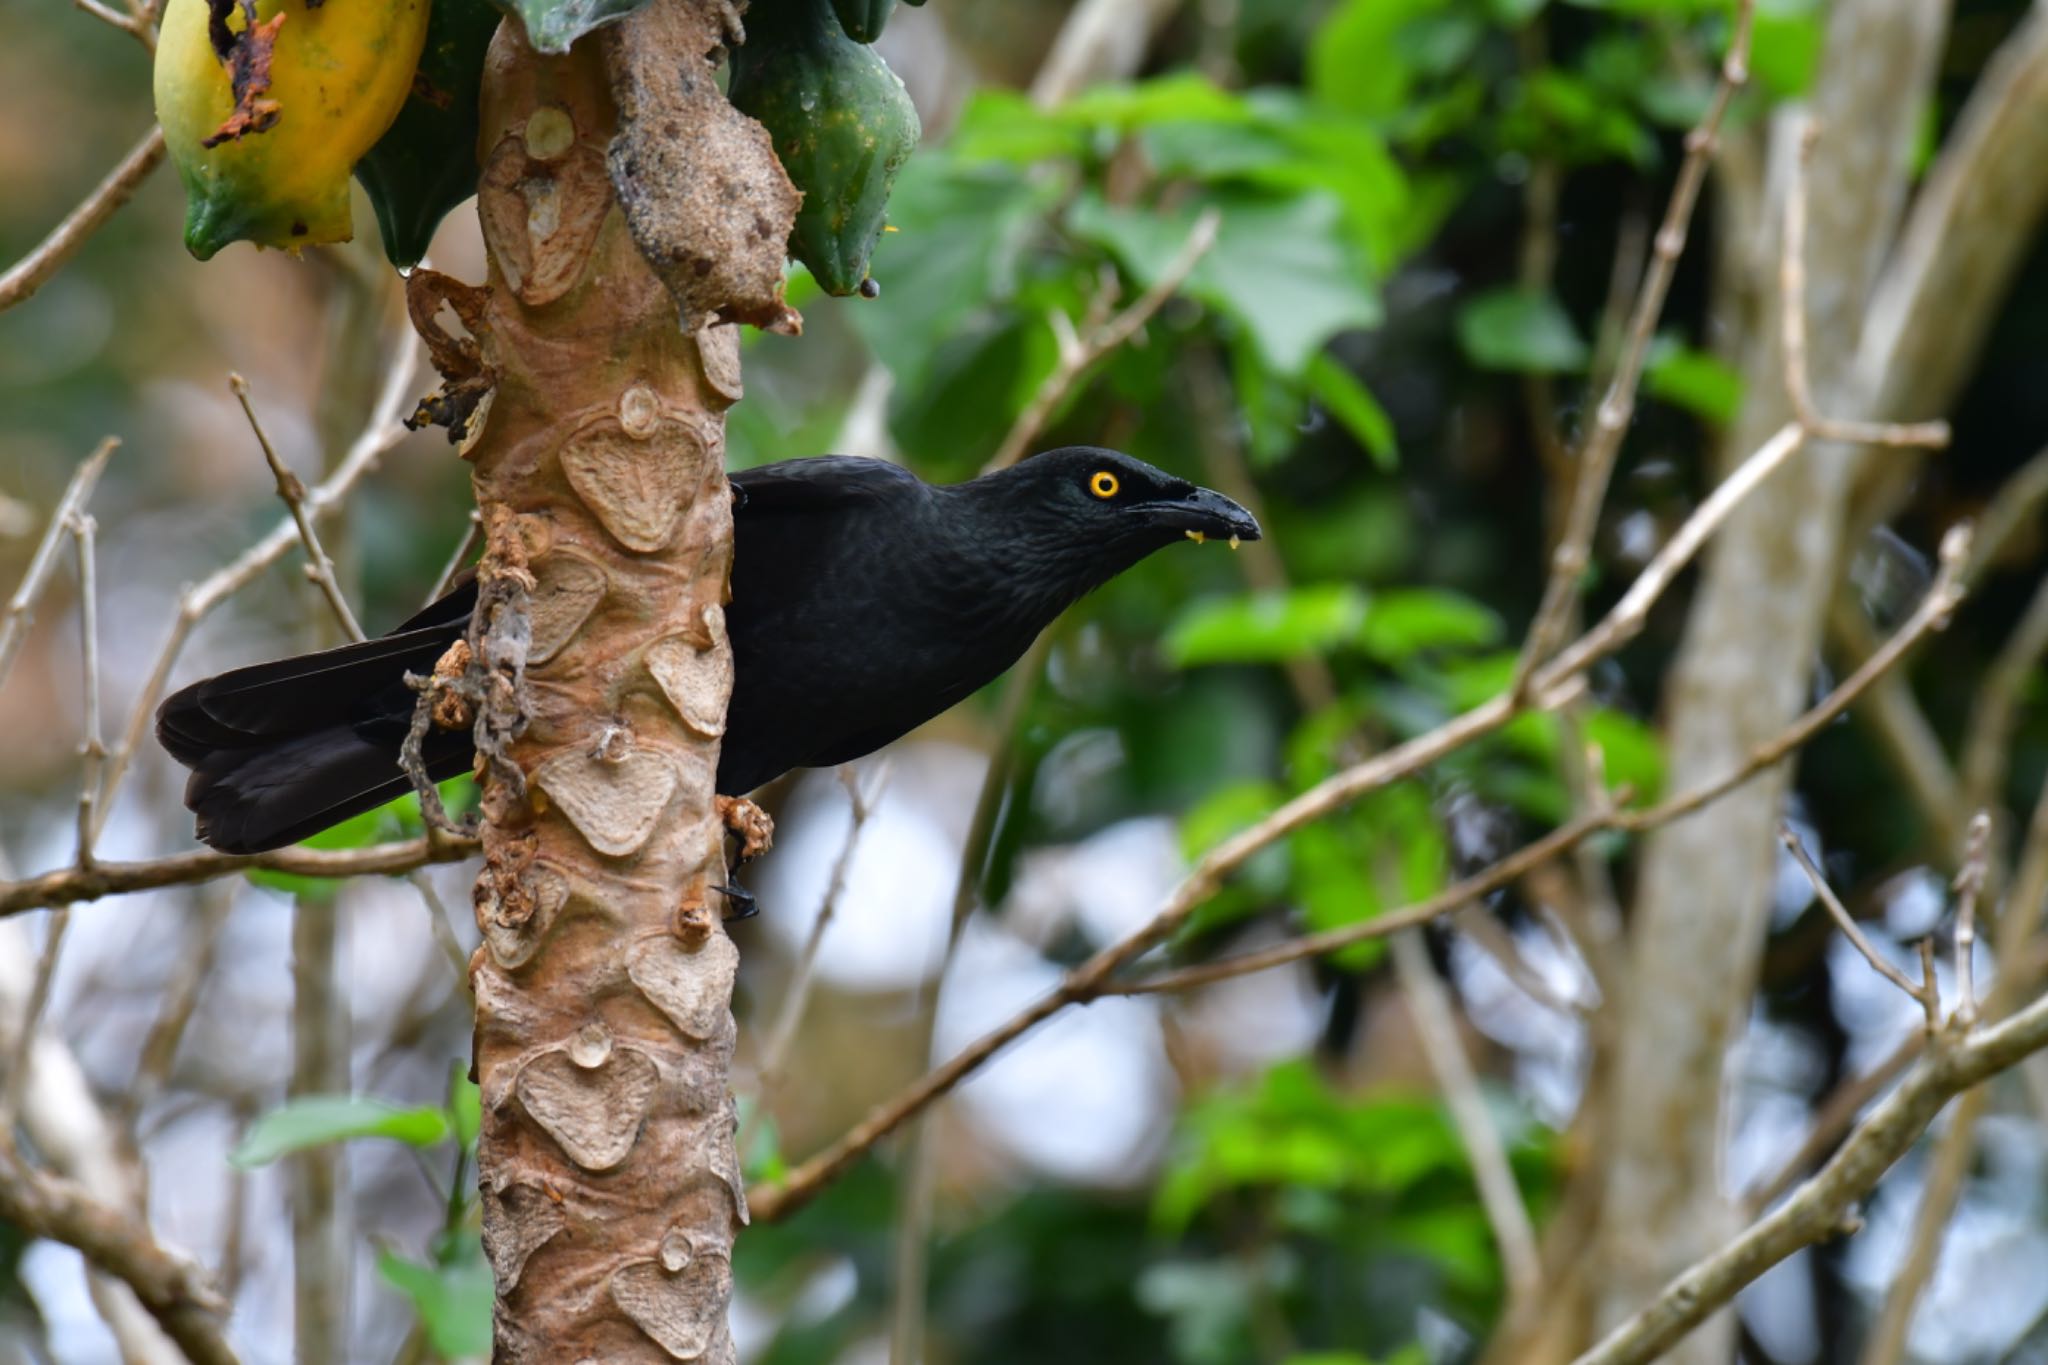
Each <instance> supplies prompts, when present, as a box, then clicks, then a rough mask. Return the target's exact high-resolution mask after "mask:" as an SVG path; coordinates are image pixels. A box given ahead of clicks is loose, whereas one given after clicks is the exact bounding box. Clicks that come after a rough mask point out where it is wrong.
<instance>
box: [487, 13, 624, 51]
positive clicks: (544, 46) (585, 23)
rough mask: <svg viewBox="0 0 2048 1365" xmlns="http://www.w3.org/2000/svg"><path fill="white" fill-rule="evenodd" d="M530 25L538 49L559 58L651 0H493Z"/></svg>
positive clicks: (530, 37) (529, 39) (530, 35)
mask: <svg viewBox="0 0 2048 1365" xmlns="http://www.w3.org/2000/svg"><path fill="white" fill-rule="evenodd" d="M492 3H493V4H495V5H497V7H498V8H499V9H501V10H503V11H505V13H507V14H509V15H511V16H513V17H514V18H515V19H518V20H519V21H520V22H521V23H522V24H524V25H526V41H527V42H529V43H531V44H533V46H534V49H535V50H536V51H539V52H545V53H547V54H548V55H549V56H551V57H558V56H560V55H561V54H563V53H565V52H567V51H568V50H569V45H570V44H571V43H573V42H575V41H576V40H577V39H578V38H581V37H582V36H583V35H584V34H586V33H588V32H590V31H591V30H592V29H595V28H602V27H603V26H604V25H606V24H609V23H612V22H613V21H615V20H618V19H623V18H625V17H626V16H627V15H629V14H631V13H632V12H633V11H634V10H636V9H639V8H640V7H641V6H642V5H644V4H646V3H647V0H492Z"/></svg>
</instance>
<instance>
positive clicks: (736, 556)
mask: <svg viewBox="0 0 2048 1365" xmlns="http://www.w3.org/2000/svg"><path fill="white" fill-rule="evenodd" d="M732 484H733V488H734V490H735V493H734V516H733V538H734V545H733V568H732V602H731V604H730V605H729V606H728V607H727V608H726V618H725V619H726V630H727V633H728V634H729V635H730V637H731V639H732V651H733V670H734V681H733V693H732V701H731V705H730V708H729V711H728V714H727V717H726V731H725V741H724V745H723V747H722V749H721V752H720V757H719V764H718V784H717V785H718V790H719V791H720V792H721V793H724V794H727V795H733V796H739V795H744V794H745V793H747V792H749V791H752V790H753V789H754V788H756V787H758V786H760V785H761V784H762V783H764V782H767V781H769V780H771V779H773V778H775V777H779V776H781V775H782V774H783V773H785V772H787V771H789V770H790V769H791V768H802V767H812V768H815V767H826V766H829V765H831V764H835V763H844V762H846V761H848V760H849V759H855V758H859V757H860V756H861V755H863V754H868V753H873V752H874V751H875V750H876V749H879V748H881V747H882V746H883V745H885V744H887V743H889V741H891V740H893V739H896V738H897V737H899V736H901V735H904V734H907V733H908V732H909V731H911V730H913V729H915V728H916V727H917V726H919V725H921V724H923V723H924V722H925V721H927V720H929V719H931V718H932V717H933V716H936V715H938V714H939V713H940V712H941V711H944V710H945V709H946V708H947V707H949V706H951V705H953V704H954V703H955V702H957V701H960V700H961V699H962V698H964V697H966V696H968V695H970V694H971V693H973V692H974V691H976V690H977V689H979V688H980V687H982V686H983V685H985V684H987V683H988V682H990V681H991V680H993V679H994V678H996V677H997V676H998V675H999V674H1001V673H1002V671H1003V670H1004V669H1006V668H1008V667H1009V666H1010V665H1011V664H1013V663H1015V662H1016V661H1017V658H1018V656H1019V655H1021V654H1023V652H1024V651H1025V649H1027V648H1028V647H1029V646H1030V644H1031V641H1032V640H1033V639H1035V638H1036V637H1037V635H1038V632H1039V631H1041V630H1043V629H1045V627H1046V626H1048V625H1050V624H1051V623H1052V620H1053V618H1054V617H1056V616H1058V615H1059V614H1060V612H1061V611H1063V610H1065V609H1066V607H1067V606H1068V605H1069V604H1070V603H1072V602H1073V601H1074V600H1075V599H1076V598H1079V597H1080V596H1081V595H1082V594H1084V593H1086V592H1089V591H1090V590H1092V589H1094V588H1097V587H1099V586H1101V585H1102V584H1103V583H1106V582H1108V581H1109V580H1110V579H1111V578H1114V577H1115V576H1116V575H1117V574H1119V573H1122V572H1123V571H1124V570H1125V569H1128V568H1130V567H1131V566H1132V565H1133V564H1136V563H1137V562H1138V561H1139V560H1141V559H1143V558H1144V557H1145V556H1146V555H1149V554H1151V553H1152V552H1153V551H1154V550H1157V549H1159V548H1161V547H1162V546H1166V545H1171V544H1172V543H1173V542H1175V541H1177V540H1180V539H1182V538H1188V539H1194V540H1200V539H1203V538H1205V537H1208V536H1215V537H1217V538H1219V539H1243V540H1256V539H1258V537H1259V524H1258V522H1257V521H1255V520H1254V519H1253V518H1252V516H1251V514H1250V513H1249V512H1247V511H1245V510H1244V508H1242V507H1240V506H1238V505H1237V504H1236V503H1234V502H1232V501H1231V500H1230V499H1229V498H1226V497H1224V496H1222V495H1221V494H1220V493H1213V492H1211V491H1209V490H1208V489H1206V488H1198V487H1196V486H1195V485H1194V484H1191V483H1189V482H1187V481H1186V480H1185V479H1177V478H1174V477H1173V476H1172V475H1170V474H1167V473H1165V472H1164V471H1162V470H1158V469H1155V468H1153V467H1152V466H1151V465H1148V464H1146V463H1145V462H1144V461H1142V460H1137V459H1133V458H1132V457H1131V456H1129V455H1124V454H1120V453H1118V452H1117V451H1113V450H1100V449H1095V448H1093V447H1088V446H1074V447H1068V448H1066V449H1062V450H1053V451H1048V452H1046V453H1045V454H1043V455H1040V456H1038V457H1036V458H1034V459H1030V460H1025V461H1023V462H1022V463H1020V464H1017V465H1014V466H1012V467H1011V468H1009V469H1005V470H1002V471H1000V472H997V473H994V474H985V475H983V476H982V477H980V478H978V479H974V480H972V481H971V482H968V483H961V484H952V485H947V486H934V485H931V484H927V483H925V482H923V481H922V480H920V479H919V478H918V477H917V476H916V475H915V474H912V473H910V472H909V471H908V470H905V469H903V468H901V467H900V466H897V465H893V464H890V463H888V462H887V461H884V460H868V459H858V458H854V457H850V456H821V457H816V458H811V459H798V460H785V461H783V462H781V463H780V464H772V465H766V466H763V467H761V468H759V469H749V470H746V471H744V472H741V473H738V474H734V475H733V476H732ZM475 601H476V587H475V584H474V583H469V584H465V585H464V586H463V587H461V588H458V589H456V590H455V591H454V592H451V593H449V594H448V595H447V596H446V597H443V598H441V599H440V600H439V601H437V602H435V603H434V604H433V605H432V606H430V607H428V608H427V609H426V610H425V611H422V612H421V613H420V614H419V615H417V616H415V617H413V618H412V619H411V620H409V621H407V622H406V623H405V624H404V625H402V626H400V627H399V628H398V629H397V630H396V631H394V632H393V633H392V634H390V635H386V636H384V637H383V638H381V639H377V640H368V641H365V642H363V643H361V644H351V645H344V646H342V647H341V648H339V649H329V650H324V651H322V652H320V653H318V654H306V655H301V656H299V657H298V658H293V659H283V660H279V661H278V662H276V663H268V664H257V665H255V666H254V667H250V668H238V669H236V670H234V671H233V672H231V673H223V674H221V675H220V676H218V677H214V678H208V679H206V680H205V681H204V682H198V683H194V684H193V685H192V686H190V687H187V688H185V689H184V690H183V691H181V692H178V693H177V694H176V695H174V696H172V697H170V698H169V699H168V700H166V701H165V702H164V704H163V706H162V707H161V708H160V709H159V710H158V711H157V724H156V729H157V738H158V739H159V740H160V741H161V742H162V743H163V746H164V748H166V749H168V750H169V751H170V752H171V755H172V757H174V758H176V759H177V760H178V761H179V762H180V763H183V764H185V765H186V766H187V767H189V768H191V769H192V776H191V779H190V780H189V781H188V782H187V783H186V786H185V804H186V805H187V806H188V807H190V808H191V809H192V810H193V811H194V812H196V813H197V815H198V816H199V837H200V838H201V839H203V840H205V841H206V842H207V843H209V844H211V845H213V847H215V848H217V849H220V850H222V851H223V852H227V853H255V852H259V851H261V850H263V849H268V848H277V847H280V846H282V845H284V844H290V843H295V842H297V841H298V840H300V839H303V838H305V837H306V836H307V835H309V834H314V833H316V832H318V831H320V830H322V829H325V828H326V827H327V826H329V825H332V824H336V823H338V822H340V821H342V820H345V819H347V818H348V817H350V816H352V815H356V814H359V813H361V812H363V811H366V810H370V809H372V808H374V807H376V806H379V805H382V804H383V803H384V802H386V801H389V800H391V799H392V798H393V797H395V796H399V795H401V794H402V793H404V792H406V791H408V790H410V783H409V781H408V780H407V778H406V776H405V774H404V773H403V772H402V771H400V769H399V767H398V749H399V744H400V743H401V741H403V739H404V738H405V733H406V729H407V726H408V724H409V723H410V721H411V719H412V713H413V703H414V700H415V694H414V693H413V692H412V690H411V689H409V688H408V687H407V686H406V685H405V674H406V672H407V671H408V670H410V671H412V672H415V673H426V672H428V671H430V670H431V669H432V668H433V666H434V663H435V661H436V660H437V659H439V658H440V657H441V654H442V653H443V652H444V651H445V650H446V649H447V648H448V646H449V645H450V644H452V643H454V641H455V640H456V639H458V638H460V637H461V636H462V635H463V633H464V632H465V631H466V630H467V629H468V627H469V617H470V612H471V610H472V609H473V607H474V605H475ZM473 752H474V751H473V748H472V746H471V743H470V737H469V735H468V733H467V732H465V731H448V730H436V731H432V732H430V734H429V737H428V741H427V746H426V751H425V758H426V760H427V771H428V773H429V774H430V775H431V776H433V777H434V778H435V779H437V780H440V779H445V778H449V777H454V776H456V775H457V774H459V773H463V772H467V771H468V770H469V768H470V764H471V758H472V754H473Z"/></svg>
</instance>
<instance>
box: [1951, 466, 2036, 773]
mask: <svg viewBox="0 0 2048 1365" xmlns="http://www.w3.org/2000/svg"><path fill="white" fill-rule="evenodd" d="M2043 467H2044V468H2048V464H2044V466H2043ZM2001 500H2002V499H2001ZM1996 505H1997V504H1996V503H1994V504H1993V506H1996ZM1986 519H1987V520H1988V519H1989V514H1988V513H1987V517H1986ZM2044 654H2048V576H2044V577H2043V578H2042V579H2041V583H2040V586H2039V587H2037V588H2036V589H2035V590H2034V595H2033V597H2032V598H2030V599H2029V600H2028V602H2027V609H2026V611H2024V612H2023V613H2021V615H2020V619H2019V624H2017V625H2015V626H2014V627H2013V630H2012V634H2011V635H2008V636H2007V637H2006V639H2005V643H2004V644H2003V645H2001V646H2000V647H1999V650H1998V654H1997V657H1995V658H1994V659H1993V660H1992V661H1991V666H1990V667H1989V668H1987V669H1985V670H1984V682H1983V685H1982V686H1980V687H1979V688H1978V689H1977V700H1976V703H1975V705H1973V706H1972V707H1971V708H1970V726H1969V730H1968V731H1967V733H1966V735H1965V737H1964V740H1963V757H1962V775H1961V781H1962V799H1963V800H1964V801H1965V802H1966V803H1968V804H1967V806H1966V807H1965V809H1968V808H1969V807H1972V806H1975V807H1983V806H2002V805H2003V804H2004V803H2003V802H2002V801H2000V800H1999V799H1998V798H1999V796H2000V794H2001V793H2000V790H1999V789H2000V788H2002V787H2003V786H2004V785H2005V775H2006V772H2007V770H2008V768H2009V767H2010V765H2011V761H2012V732H2013V727H2014V726H2015V725H2016V724H2017V723H2018V721H2019V714H2020V702H2021V700H2022V699H2023V698H2024V697H2025V696H2026V689H2027V682H2028V680H2029V679H2031V678H2032V677H2033V676H2034V669H2035V666H2036V665H2037V664H2039V663H2040V661H2041V657H2042V655H2044Z"/></svg>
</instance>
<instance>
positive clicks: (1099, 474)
mask: <svg viewBox="0 0 2048 1365" xmlns="http://www.w3.org/2000/svg"><path fill="white" fill-rule="evenodd" d="M1120 487H1122V485H1121V484H1119V483H1118V482H1117V478H1116V475H1114V474H1112V473H1110V472H1109V471H1108V470H1107V469H1098V470H1096V471H1095V473H1094V476H1093V477H1091V478H1090V479H1089V480H1088V491H1089V492H1090V493H1093V494H1094V495H1095V496H1096V497H1098V498H1113V497H1115V496H1116V490H1117V489H1118V488H1120Z"/></svg>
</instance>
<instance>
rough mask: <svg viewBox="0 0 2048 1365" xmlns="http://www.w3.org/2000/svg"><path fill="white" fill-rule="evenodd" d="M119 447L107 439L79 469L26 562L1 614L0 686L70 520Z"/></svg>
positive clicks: (25, 633) (24, 635)
mask: <svg viewBox="0 0 2048 1365" xmlns="http://www.w3.org/2000/svg"><path fill="white" fill-rule="evenodd" d="M120 444H121V442H120V439H119V438H118V437H114V436H109V437H107V439H106V440H104V441H101V442H100V444H99V448H98V449H97V450H95V451H93V453H92V454H90V455H88V456H86V457H85V462H84V463H83V464H81V465H79V466H78V470H77V472H76V473H74V474H73V475H72V476H71V482H70V484H69V485H68V486H66V488H65V489H64V496H63V497H61V498H59V499H58V500H57V509H56V511H54V512H52V513H51V514H50V525H49V529H47V530H46V531H44V532H43V538H42V540H41V541H40V542H38V543H37V545H36V552H35V554H34V555H32V556H30V558H29V561H28V572H27V573H25V574H23V575H22V578H21V583H20V585H19V586H18V587H16V588H15V590H14V596H12V597H10V598H8V599H7V610H6V611H5V612H0V683H5V682H6V681H7V672H8V669H9V668H10V667H12V666H13V663H14V656H15V653H16V652H17V651H19V650H20V648H21V645H22V641H24V640H25V639H27V638H28V627H29V624H30V622H32V621H33V620H34V619H35V606H36V599H37V598H39V597H41V596H42V592H43V586H44V584H46V583H48V582H49V580H50V571H51V570H52V569H53V568H55V567H56V564H57V550H58V548H59V547H60V546H61V545H62V544H63V543H64V537H65V536H67V535H69V534H71V519H72V517H73V516H75V515H77V513H78V512H79V511H80V510H81V509H83V508H84V506H85V504H86V502H87V500H88V499H90V498H91V497H92V490H93V488H94V486H95V485H97V484H98V483H99V481H100V474H101V473H102V472H103V471H104V470H105V469H106V467H107V460H108V459H109V458H110V457H111V456H112V455H113V453H114V449H115V447H117V446H119V445H120Z"/></svg>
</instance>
